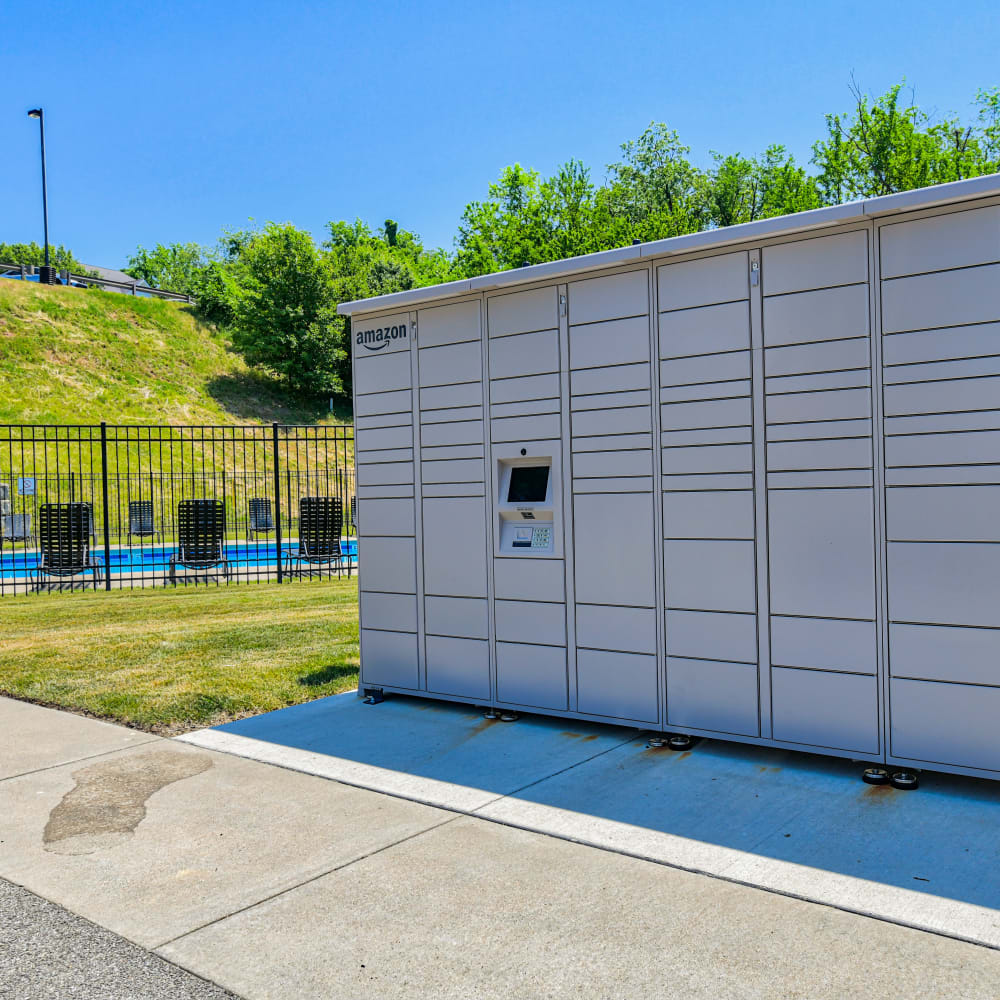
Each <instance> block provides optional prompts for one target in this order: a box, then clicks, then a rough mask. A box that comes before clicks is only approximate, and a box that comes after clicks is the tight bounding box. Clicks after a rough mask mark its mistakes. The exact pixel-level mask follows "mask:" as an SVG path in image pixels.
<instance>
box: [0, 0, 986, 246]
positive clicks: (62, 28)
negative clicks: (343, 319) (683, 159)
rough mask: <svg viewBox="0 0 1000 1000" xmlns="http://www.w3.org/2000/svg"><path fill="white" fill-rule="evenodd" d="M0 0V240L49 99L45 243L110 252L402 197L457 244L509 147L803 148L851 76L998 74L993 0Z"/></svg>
mask: <svg viewBox="0 0 1000 1000" xmlns="http://www.w3.org/2000/svg"><path fill="white" fill-rule="evenodd" d="M6 6H7V9H6V11H5V14H4V17H3V20H2V22H0V24H2V27H0V67H2V75H3V93H4V100H3V102H2V105H0V107H2V111H0V151H2V155H0V191H2V192H3V196H2V199H0V241H22V240H25V241H26V240H30V239H33V238H37V239H38V240H39V242H40V241H41V197H40V187H41V185H40V180H39V164H38V126H37V123H36V122H34V121H31V120H30V119H28V118H27V116H26V115H25V111H26V110H27V109H28V108H29V107H32V106H34V105H35V104H42V105H44V107H45V111H46V118H47V121H46V124H47V136H46V138H47V141H48V154H49V217H50V231H51V237H52V241H53V242H54V243H65V244H66V245H67V246H69V247H71V248H72V249H73V250H74V251H75V252H76V254H77V255H78V256H79V257H80V258H81V259H82V260H84V261H85V262H87V263H91V264H103V265H107V266H118V265H121V264H123V263H124V261H125V259H126V257H127V256H128V255H129V253H130V252H131V251H132V250H133V249H134V248H135V246H136V245H137V244H143V245H152V244H155V243H156V242H163V243H169V242H175V241H179V242H186V241H196V242H199V243H213V242H214V241H215V239H216V238H217V236H218V234H219V232H220V230H221V228H222V227H223V226H239V225H242V224H244V223H245V222H246V220H247V219H248V218H250V217H252V218H254V219H256V220H258V221H266V220H276V221H285V220H289V221H292V222H294V223H295V224H297V225H299V226H302V227H305V228H307V229H309V230H310V231H311V232H312V233H313V234H314V235H315V236H317V237H320V238H321V237H322V233H323V226H324V224H325V223H326V222H327V221H328V220H330V219H338V218H347V219H353V218H355V217H358V216H359V217H361V218H362V219H364V220H365V221H367V222H369V223H370V224H372V225H373V226H377V225H379V224H381V222H382V220H384V219H386V218H394V219H396V220H397V221H398V222H399V223H400V224H401V225H403V226H404V227H406V228H408V229H413V230H415V231H416V232H418V233H420V234H421V235H422V236H423V238H424V240H425V242H426V243H427V244H428V245H440V246H445V247H447V248H449V249H450V248H451V246H452V242H451V241H452V237H453V235H454V233H455V229H456V224H457V222H458V219H459V217H460V215H461V211H462V208H463V206H464V205H465V204H466V202H468V201H470V200H472V199H475V198H479V197H482V196H483V195H484V194H485V192H486V186H487V184H488V183H489V181H490V180H492V179H494V178H495V177H496V176H497V174H498V173H499V172H500V170H501V169H502V168H503V167H504V166H505V165H506V164H509V163H512V162H515V161H517V162H520V163H522V164H524V165H525V166H531V167H535V168H537V169H539V170H541V171H543V172H547V171H551V170H552V169H553V168H554V167H555V166H556V165H557V164H558V163H560V162H562V161H563V160H566V159H568V158H570V157H577V158H579V159H582V160H583V161H584V162H585V163H587V164H588V165H589V166H590V167H591V168H592V170H593V175H594V177H595V179H600V178H602V177H603V174H604V166H605V165H606V164H607V163H609V162H611V161H613V160H615V159H617V154H618V146H619V144H620V143H622V142H623V141H625V140H626V139H630V138H634V137H635V136H637V135H638V134H639V133H640V132H641V131H642V129H643V128H644V127H645V126H646V125H647V124H648V123H649V122H650V121H651V120H657V121H666V122H667V123H669V125H670V126H671V127H672V128H676V129H677V130H678V131H679V132H680V134H681V136H682V138H683V139H684V141H685V142H686V143H687V144H688V145H690V146H691V148H692V158H693V159H694V160H695V161H696V162H700V163H703V164H707V163H708V160H709V150H712V149H716V150H720V151H726V152H730V151H741V152H744V153H756V152H759V151H760V150H761V149H762V148H763V147H764V146H765V145H767V143H769V142H774V141H777V142H784V143H785V144H786V145H787V146H788V147H789V148H790V149H791V150H792V151H793V152H794V153H795V154H796V156H798V157H800V158H808V156H809V150H810V145H811V143H812V141H813V140H814V139H815V138H817V137H818V136H820V135H821V134H822V132H823V114H824V113H825V112H829V111H837V110H844V109H846V108H848V107H849V106H850V104H851V97H850V93H849V90H848V84H849V82H850V77H851V74H852V72H853V73H854V75H855V77H856V78H857V80H858V82H859V83H860V84H861V85H862V86H863V87H864V88H865V89H866V90H872V91H876V92H879V93H881V92H882V91H883V90H885V89H886V88H887V87H888V86H889V85H891V84H892V83H894V82H896V81H898V80H900V79H901V78H902V77H904V76H905V77H906V78H907V79H908V81H909V82H910V83H911V84H912V85H913V86H915V88H916V95H917V100H918V102H919V103H921V104H922V105H923V106H925V107H927V108H929V109H931V110H937V111H938V112H940V113H947V112H958V113H959V114H961V115H963V116H965V115H969V113H970V107H969V105H970V101H971V100H972V98H973V96H974V94H975V92H976V89H977V88H979V87H992V86H997V85H998V84H1000V69H998V58H997V53H998V51H1000V13H998V11H1000V7H998V5H997V2H996V0H960V2H953V3H950V4H941V3H933V4H932V3H924V2H910V3H898V2H893V0H883V2H881V3H873V2H871V0H867V2H850V0H846V2H841V3H837V4H834V5H831V4H827V3H823V4H820V3H813V2H811V0H799V2H778V0H775V2H768V0H741V2H739V3H719V2H711V0H699V2H694V3H677V2H668V0H658V2H636V3H629V2H627V0H619V2H617V3H616V2H610V3H609V2H607V0H604V2H600V3H593V2H585V0H580V2H577V3H552V2H546V0H534V2H525V3H494V4H479V3H469V2H468V0H465V2H461V3H429V2H428V3H420V2H415V3H413V2H411V3H393V2H389V0H385V2H381V3H371V2H357V3H355V2H337V3H333V2H330V3H308V2H306V3H295V4H291V3H289V4H285V3H274V2H271V3H267V4H264V3H260V2H257V0H245V2H241V3H235V2H232V0H214V2H212V3H204V2H197V3H196V2H194V0H171V2H166V3H157V4H152V3H135V2H131V3H123V2H117V0H102V2H100V3H98V4H81V3H79V0H75V2H72V3H68V2H63V0H55V2H47V3H45V4H43V5H42V6H37V5H36V6H31V5H28V4H20V5H18V4H15V3H14V2H13V0H7V4H6Z"/></svg>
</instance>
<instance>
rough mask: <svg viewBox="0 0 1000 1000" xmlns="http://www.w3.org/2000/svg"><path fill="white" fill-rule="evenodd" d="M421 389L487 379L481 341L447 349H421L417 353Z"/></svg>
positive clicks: (422, 347) (450, 345) (445, 347)
mask: <svg viewBox="0 0 1000 1000" xmlns="http://www.w3.org/2000/svg"><path fill="white" fill-rule="evenodd" d="M417 364H418V367H419V369H420V387H421V388H422V389H423V388H425V387H427V386H432V385H456V384H457V383H459V382H476V381H478V380H479V379H481V378H482V377H483V361H482V353H481V348H480V344H479V341H478V340H473V341H467V342H465V343H461V344H446V345H445V346H443V347H424V346H421V348H420V350H419V351H418V352H417Z"/></svg>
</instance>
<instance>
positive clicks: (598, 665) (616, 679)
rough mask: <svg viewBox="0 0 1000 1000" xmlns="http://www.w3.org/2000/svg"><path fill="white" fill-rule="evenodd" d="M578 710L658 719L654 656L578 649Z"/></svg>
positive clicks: (621, 716) (633, 718)
mask: <svg viewBox="0 0 1000 1000" xmlns="http://www.w3.org/2000/svg"><path fill="white" fill-rule="evenodd" d="M576 689H577V711H578V712H585V713H587V714H588V715H606V716H609V717H611V718H616V719H630V720H634V721H636V722H653V723H655V722H657V721H658V720H659V715H660V713H659V705H658V701H659V699H658V697H657V682H656V657H655V656H649V655H646V654H639V653H619V652H608V651H607V650H597V649H578V650H577V653H576Z"/></svg>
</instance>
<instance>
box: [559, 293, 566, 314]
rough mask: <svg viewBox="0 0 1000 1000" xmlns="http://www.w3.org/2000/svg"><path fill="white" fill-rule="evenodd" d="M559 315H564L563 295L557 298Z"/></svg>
mask: <svg viewBox="0 0 1000 1000" xmlns="http://www.w3.org/2000/svg"><path fill="white" fill-rule="evenodd" d="M559 315H560V316H565V315H566V296H565V295H560V296H559Z"/></svg>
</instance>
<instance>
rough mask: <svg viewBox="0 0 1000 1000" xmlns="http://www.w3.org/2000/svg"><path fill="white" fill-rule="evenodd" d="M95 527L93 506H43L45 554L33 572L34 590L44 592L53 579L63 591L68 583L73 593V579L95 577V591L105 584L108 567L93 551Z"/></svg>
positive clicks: (40, 528)
mask: <svg viewBox="0 0 1000 1000" xmlns="http://www.w3.org/2000/svg"><path fill="white" fill-rule="evenodd" d="M92 523H93V510H92V509H91V506H90V504H89V503H43V504H42V505H41V506H40V507H39V508H38V543H39V547H40V549H41V554H40V556H39V560H38V566H37V567H36V568H35V569H33V570H31V572H30V577H31V580H32V587H33V589H35V590H41V589H42V587H43V586H45V581H46V577H50V576H54V577H56V579H58V580H59V581H60V582H59V586H60V588H61V587H62V585H63V582H64V581H68V582H69V586H70V589H72V588H73V581H72V577H74V576H80V575H82V574H84V573H93V575H94V586H95V587H96V586H97V584H98V583H100V582H101V580H102V578H103V576H104V566H103V565H102V564H101V562H100V560H99V559H98V558H97V557H96V556H95V555H94V554H93V553H92V552H91V551H90V538H91V525H92ZM82 583H83V585H85V583H86V581H82ZM49 586H52V584H49Z"/></svg>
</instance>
